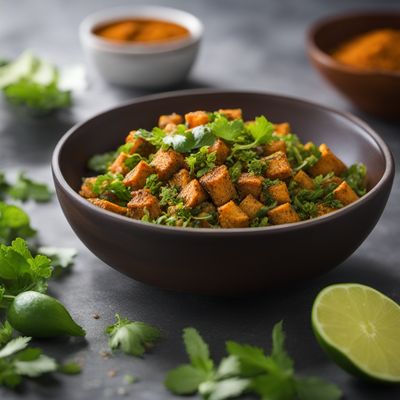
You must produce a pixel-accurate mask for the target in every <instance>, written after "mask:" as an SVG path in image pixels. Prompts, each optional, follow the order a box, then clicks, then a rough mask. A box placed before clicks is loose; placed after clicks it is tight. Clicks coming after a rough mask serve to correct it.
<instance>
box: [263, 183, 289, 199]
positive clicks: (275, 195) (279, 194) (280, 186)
mask: <svg viewBox="0 0 400 400" xmlns="http://www.w3.org/2000/svg"><path fill="white" fill-rule="evenodd" d="M267 191H268V194H269V195H270V196H271V197H272V199H274V200H275V201H276V202H277V203H278V204H284V203H290V194H289V190H288V188H287V186H286V183H285V182H279V183H276V184H275V185H272V186H270V187H269V188H268V189H267Z"/></svg>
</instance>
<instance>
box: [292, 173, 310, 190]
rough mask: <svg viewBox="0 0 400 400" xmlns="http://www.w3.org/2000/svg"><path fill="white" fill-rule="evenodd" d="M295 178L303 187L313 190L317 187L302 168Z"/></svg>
mask: <svg viewBox="0 0 400 400" xmlns="http://www.w3.org/2000/svg"><path fill="white" fill-rule="evenodd" d="M293 180H294V181H295V182H296V183H297V184H298V185H299V186H300V187H301V188H303V189H308V190H313V189H314V188H315V185H314V181H313V180H312V179H311V178H310V177H309V176H308V175H307V174H306V173H305V172H304V171H303V170H300V171H299V172H298V173H297V174H296V175H295V176H294V177H293Z"/></svg>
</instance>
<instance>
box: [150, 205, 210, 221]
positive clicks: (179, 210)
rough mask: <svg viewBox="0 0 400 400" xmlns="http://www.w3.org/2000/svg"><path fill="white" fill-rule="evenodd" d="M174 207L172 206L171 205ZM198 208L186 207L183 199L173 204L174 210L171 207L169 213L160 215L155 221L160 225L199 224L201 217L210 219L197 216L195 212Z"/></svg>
mask: <svg viewBox="0 0 400 400" xmlns="http://www.w3.org/2000/svg"><path fill="white" fill-rule="evenodd" d="M171 208H172V207H171ZM192 212H193V213H195V212H196V210H191V209H190V208H186V207H185V206H184V204H183V202H182V201H180V202H179V203H177V204H176V205H174V206H173V211H172V210H171V209H169V210H168V213H163V214H162V215H161V216H160V217H158V218H157V219H156V220H155V221H153V222H154V223H156V224H158V225H167V226H184V227H187V226H197V225H198V220H200V219H208V217H204V218H197V217H195V216H194V215H193V214H192Z"/></svg>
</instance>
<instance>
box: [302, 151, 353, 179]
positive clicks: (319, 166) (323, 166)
mask: <svg viewBox="0 0 400 400" xmlns="http://www.w3.org/2000/svg"><path fill="white" fill-rule="evenodd" d="M319 151H320V152H321V158H320V159H319V160H318V161H317V162H316V163H315V164H314V165H313V166H312V167H311V168H310V170H309V172H310V175H311V176H317V175H326V174H328V173H329V172H333V173H334V174H335V175H341V174H343V172H345V171H346V170H347V167H346V165H345V164H344V163H343V161H341V160H340V159H339V158H337V157H336V156H335V154H334V153H333V152H332V151H331V150H330V148H329V147H328V146H327V145H326V144H321V146H319Z"/></svg>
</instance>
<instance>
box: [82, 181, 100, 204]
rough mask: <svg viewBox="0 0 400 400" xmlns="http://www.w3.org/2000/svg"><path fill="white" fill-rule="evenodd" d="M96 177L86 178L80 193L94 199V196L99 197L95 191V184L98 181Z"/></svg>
mask: <svg viewBox="0 0 400 400" xmlns="http://www.w3.org/2000/svg"><path fill="white" fill-rule="evenodd" d="M96 179H97V178H96V177H92V178H86V179H85V180H84V181H83V183H82V186H81V190H80V191H79V194H80V195H81V196H82V197H85V198H86V199H92V198H94V197H97V194H96V193H94V192H93V185H94V183H95V182H96Z"/></svg>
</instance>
